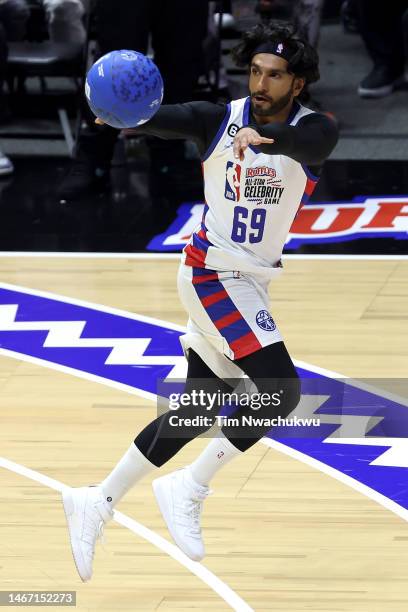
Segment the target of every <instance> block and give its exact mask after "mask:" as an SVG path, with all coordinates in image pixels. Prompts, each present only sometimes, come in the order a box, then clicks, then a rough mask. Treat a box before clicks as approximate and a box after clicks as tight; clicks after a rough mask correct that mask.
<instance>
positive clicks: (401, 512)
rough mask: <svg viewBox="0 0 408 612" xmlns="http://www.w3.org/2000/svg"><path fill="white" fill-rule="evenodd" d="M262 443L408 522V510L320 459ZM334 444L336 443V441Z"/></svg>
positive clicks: (280, 444)
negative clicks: (338, 482)
mask: <svg viewBox="0 0 408 612" xmlns="http://www.w3.org/2000/svg"><path fill="white" fill-rule="evenodd" d="M261 442H263V444H266V446H269V447H270V448H273V449H274V450H277V451H279V452H280V453H283V454H284V455H288V456H289V457H292V458H293V459H297V460H298V461H301V462H302V463H306V465H310V466H311V467H313V468H315V469H316V470H319V471H320V472H323V473H324V474H327V475H328V476H331V477H332V478H335V479H336V480H338V481H340V482H342V483H343V484H345V485H347V486H348V487H351V488H352V489H354V490H355V491H358V492H359V493H362V494H363V495H365V496H366V497H369V498H370V499H372V500H373V501H375V502H377V504H380V505H381V506H383V507H384V508H386V509H387V510H390V511H391V512H393V513H394V514H396V515H397V516H399V517H400V518H402V519H403V520H404V521H408V510H406V509H405V508H403V507H402V506H400V505H399V504H397V503H395V502H394V501H392V500H391V499H389V498H388V497H385V495H382V494H381V493H378V491H374V490H373V489H371V488H370V487H368V486H367V485H365V484H363V483H362V482H359V481H358V480H355V479H354V478H352V477H351V476H348V475H347V474H344V473H343V472H339V471H338V470H336V469H335V468H332V467H331V466H329V465H326V464H325V463H322V462H321V461H319V460H318V459H314V458H313V457H309V455H304V454H303V453H301V452H300V451H298V450H295V449H294V448H290V447H289V446H286V445H285V444H282V443H281V442H277V441H276V440H271V439H270V438H262V440H261ZM333 442H334V443H335V441H334V440H333Z"/></svg>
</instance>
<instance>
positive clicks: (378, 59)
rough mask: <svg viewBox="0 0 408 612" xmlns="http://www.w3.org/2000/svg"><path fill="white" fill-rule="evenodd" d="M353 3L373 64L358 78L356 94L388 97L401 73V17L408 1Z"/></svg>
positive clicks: (364, 1)
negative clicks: (366, 73) (367, 71)
mask: <svg viewBox="0 0 408 612" xmlns="http://www.w3.org/2000/svg"><path fill="white" fill-rule="evenodd" d="M353 2H354V3H355V7H356V10H357V15H358V26H359V31H360V34H361V36H362V38H363V41H364V44H365V46H366V49H367V51H368V54H369V55H370V57H371V59H372V60H373V63H374V66H373V69H372V70H371V72H370V73H369V74H368V75H367V76H366V77H365V78H364V79H363V80H362V81H361V83H360V85H359V88H358V93H359V95H360V96H361V97H364V98H380V97H382V96H387V95H389V94H390V93H392V92H393V90H394V88H395V85H396V84H397V82H398V81H400V80H401V78H402V77H403V76H404V71H405V53H404V26H403V16H404V12H405V11H406V9H407V5H408V2H407V0H392V1H391V2H387V3H383V2H375V1H373V0H353ZM405 36H406V34H405Z"/></svg>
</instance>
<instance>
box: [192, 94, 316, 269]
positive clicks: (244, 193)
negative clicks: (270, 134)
mask: <svg viewBox="0 0 408 612" xmlns="http://www.w3.org/2000/svg"><path fill="white" fill-rule="evenodd" d="M249 110H250V98H249V97H248V98H242V99H240V100H234V101H232V102H231V103H230V104H228V107H227V112H226V116H225V117H224V120H223V122H222V124H221V125H220V128H219V130H218V132H217V134H216V136H215V138H214V141H213V143H212V144H211V146H210V148H209V150H208V151H207V154H206V157H205V159H204V161H203V175H204V193H205V202H206V204H205V208H204V214H203V219H202V223H201V227H199V228H197V229H196V231H195V232H194V234H193V235H192V237H191V240H190V243H189V244H188V245H187V246H186V247H185V249H184V257H183V259H184V263H185V264H187V265H190V266H193V267H198V268H208V269H212V270H236V271H241V272H244V273H245V272H246V273H252V274H262V276H267V277H270V278H271V277H272V276H274V275H275V274H276V272H277V268H279V267H281V264H280V257H281V254H282V250H283V247H284V244H285V241H286V238H287V235H288V233H289V230H290V227H291V225H292V222H293V219H294V217H295V215H296V213H297V211H298V210H299V207H300V206H301V205H302V204H304V203H305V202H307V200H308V199H309V197H310V195H311V193H312V192H313V189H314V188H315V186H316V183H317V180H318V177H316V176H313V175H312V174H311V173H310V171H309V170H308V168H307V167H305V166H304V165H302V164H300V163H299V162H297V161H295V160H293V159H291V158H290V157H287V156H286V155H266V154H264V153H261V152H260V151H259V150H257V148H256V147H252V146H251V147H248V148H247V149H246V151H245V159H244V161H242V162H241V161H239V160H236V159H235V158H234V155H233V147H232V145H233V140H234V136H235V135H236V133H237V131H238V129H239V128H240V127H242V126H245V125H248V123H249ZM312 112H313V111H312V110H310V109H308V108H305V107H304V106H301V105H300V104H299V103H297V102H294V104H293V108H292V112H291V115H290V116H289V118H288V121H287V123H288V124H290V125H296V123H297V122H298V121H299V119H301V117H304V116H305V115H308V114H310V113H312Z"/></svg>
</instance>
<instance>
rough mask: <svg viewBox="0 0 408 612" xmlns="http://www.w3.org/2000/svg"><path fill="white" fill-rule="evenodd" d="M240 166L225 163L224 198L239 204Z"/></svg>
mask: <svg viewBox="0 0 408 612" xmlns="http://www.w3.org/2000/svg"><path fill="white" fill-rule="evenodd" d="M240 182H241V166H240V165H239V164H236V163H234V162H231V161H229V162H227V167H226V170H225V191H224V197H225V198H226V199H227V200H231V201H232V202H239V198H240V195H241V188H240Z"/></svg>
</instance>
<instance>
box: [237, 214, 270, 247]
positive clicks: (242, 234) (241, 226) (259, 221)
mask: <svg viewBox="0 0 408 612" xmlns="http://www.w3.org/2000/svg"><path fill="white" fill-rule="evenodd" d="M249 216H250V217H251V218H250V219H248V218H249ZM265 219H266V209H265V208H254V209H253V210H252V213H251V215H250V211H249V210H248V209H247V208H244V207H243V206H235V208H234V219H233V222H232V232H231V240H233V241H234V242H245V241H246V240H247V230H248V229H250V230H255V231H253V232H251V231H249V232H248V241H249V242H250V243H252V244H253V243H254V242H261V240H262V237H263V233H264V229H265ZM248 226H249V227H248Z"/></svg>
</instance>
